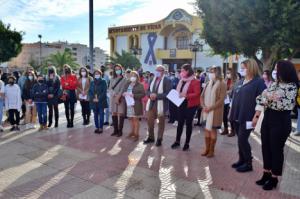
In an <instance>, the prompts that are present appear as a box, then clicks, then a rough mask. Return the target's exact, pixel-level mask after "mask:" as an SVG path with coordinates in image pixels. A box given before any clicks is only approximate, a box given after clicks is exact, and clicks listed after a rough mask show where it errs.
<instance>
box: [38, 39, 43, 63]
mask: <svg viewBox="0 0 300 199" xmlns="http://www.w3.org/2000/svg"><path fill="white" fill-rule="evenodd" d="M38 37H39V39H40V58H39V65H40V66H41V65H42V35H38Z"/></svg>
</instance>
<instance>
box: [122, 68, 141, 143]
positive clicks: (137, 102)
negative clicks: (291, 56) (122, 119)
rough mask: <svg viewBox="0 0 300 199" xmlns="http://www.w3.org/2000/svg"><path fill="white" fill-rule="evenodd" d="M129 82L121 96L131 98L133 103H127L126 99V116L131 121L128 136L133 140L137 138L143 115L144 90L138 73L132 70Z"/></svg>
mask: <svg viewBox="0 0 300 199" xmlns="http://www.w3.org/2000/svg"><path fill="white" fill-rule="evenodd" d="M129 80H130V82H128V83H127V84H126V86H125V92H124V93H123V96H124V97H125V98H133V100H134V104H129V103H128V102H127V101H126V102H127V117H128V118H129V119H130V121H131V133H130V134H129V135H128V138H132V139H133V140H134V141H138V140H139V129H140V118H141V117H142V116H143V103H142V99H143V97H145V95H146V92H145V89H144V86H143V85H142V84H141V83H140V77H139V74H138V73H137V72H136V71H132V72H131V73H130V76H129Z"/></svg>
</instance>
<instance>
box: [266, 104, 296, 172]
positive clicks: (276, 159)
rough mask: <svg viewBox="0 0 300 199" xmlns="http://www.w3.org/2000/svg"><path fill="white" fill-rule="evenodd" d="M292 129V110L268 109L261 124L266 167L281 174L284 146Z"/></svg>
mask: <svg viewBox="0 0 300 199" xmlns="http://www.w3.org/2000/svg"><path fill="white" fill-rule="evenodd" d="M291 130H292V123H291V113H290V111H275V110H271V109H267V110H266V111H265V115H264V119H263V122H262V126H261V142H262V145H261V147H262V154H263V163H264V169H266V170H271V171H272V174H274V175H277V176H281V175H282V169H283V161H284V154H283V152H284V146H285V142H286V140H287V139H288V137H289V135H290V133H291Z"/></svg>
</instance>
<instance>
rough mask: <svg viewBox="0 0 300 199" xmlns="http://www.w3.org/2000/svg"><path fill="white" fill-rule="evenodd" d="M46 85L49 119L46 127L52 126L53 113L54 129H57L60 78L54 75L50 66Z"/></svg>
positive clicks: (60, 92) (60, 93) (54, 71)
mask: <svg viewBox="0 0 300 199" xmlns="http://www.w3.org/2000/svg"><path fill="white" fill-rule="evenodd" d="M46 84H47V86H48V109H49V119H48V127H49V128H50V127H51V126H52V121H53V111H54V119H55V124H54V127H55V128H57V127H58V118H59V111H58V103H59V97H61V95H62V90H61V89H60V77H59V76H58V75H57V73H56V69H55V67H53V66H51V67H49V68H48V75H47V76H46Z"/></svg>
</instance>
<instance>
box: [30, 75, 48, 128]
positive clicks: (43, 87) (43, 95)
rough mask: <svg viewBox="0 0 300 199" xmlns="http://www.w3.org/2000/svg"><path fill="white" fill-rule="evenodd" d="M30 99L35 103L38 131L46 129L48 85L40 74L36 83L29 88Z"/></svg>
mask: <svg viewBox="0 0 300 199" xmlns="http://www.w3.org/2000/svg"><path fill="white" fill-rule="evenodd" d="M31 96H32V99H33V101H34V103H35V105H36V109H37V112H38V116H39V123H40V129H39V130H40V131H41V130H45V129H47V128H48V127H47V101H48V86H47V84H46V83H45V80H44V77H43V76H42V75H39V76H38V81H37V83H36V84H35V85H34V86H33V88H32V90H31Z"/></svg>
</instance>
